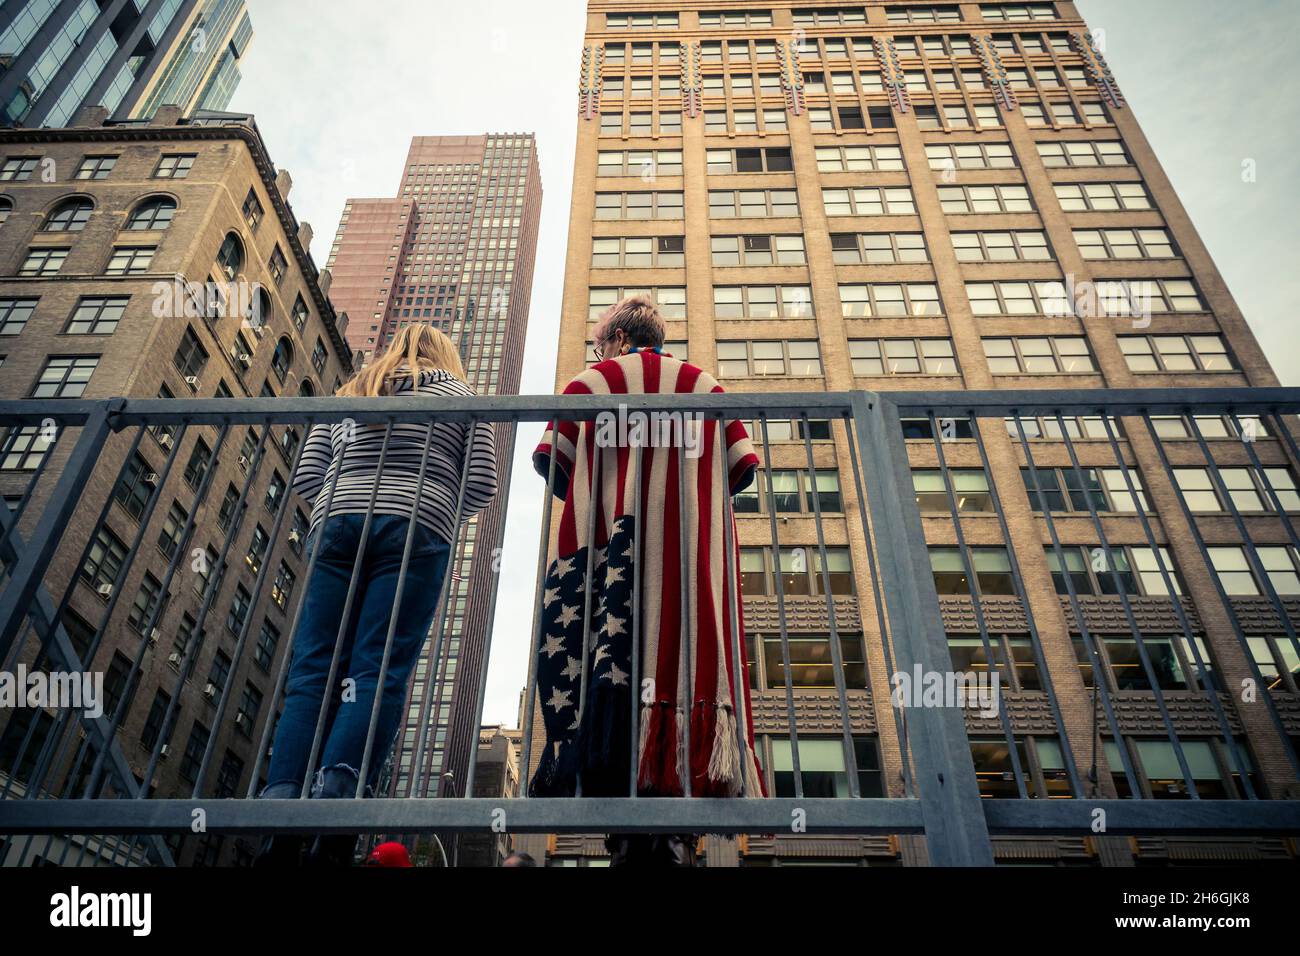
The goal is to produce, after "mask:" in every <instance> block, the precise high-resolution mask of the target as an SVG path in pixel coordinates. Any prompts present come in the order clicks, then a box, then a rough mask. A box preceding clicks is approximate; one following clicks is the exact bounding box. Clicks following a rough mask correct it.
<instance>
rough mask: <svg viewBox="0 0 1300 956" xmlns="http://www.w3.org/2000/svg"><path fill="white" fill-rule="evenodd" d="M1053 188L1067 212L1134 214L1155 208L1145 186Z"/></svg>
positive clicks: (1115, 184) (1103, 185) (1080, 184)
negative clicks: (1124, 212)
mask: <svg viewBox="0 0 1300 956" xmlns="http://www.w3.org/2000/svg"><path fill="white" fill-rule="evenodd" d="M1053 188H1054V189H1055V190H1056V198H1057V199H1058V200H1060V203H1061V208H1062V209H1063V210H1065V211H1066V212H1119V211H1121V210H1123V211H1126V212H1135V211H1139V210H1148V209H1154V208H1155V207H1154V205H1153V204H1152V202H1151V197H1150V196H1149V195H1148V194H1147V189H1146V186H1144V185H1143V184H1142V183H1078V184H1065V183H1058V184H1056V185H1055V186H1054V187H1053Z"/></svg>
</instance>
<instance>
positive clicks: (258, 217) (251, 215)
mask: <svg viewBox="0 0 1300 956" xmlns="http://www.w3.org/2000/svg"><path fill="white" fill-rule="evenodd" d="M243 213H244V222H245V223H247V224H248V228H249V229H251V230H252V231H253V232H257V227H258V226H259V225H261V222H262V214H263V210H262V204H261V203H260V202H258V199H257V191H256V190H253V189H250V190H249V191H248V195H247V196H246V197H244V208H243Z"/></svg>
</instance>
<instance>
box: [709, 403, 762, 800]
mask: <svg viewBox="0 0 1300 956" xmlns="http://www.w3.org/2000/svg"><path fill="white" fill-rule="evenodd" d="M717 436H718V437H717V442H716V444H717V449H718V462H719V470H720V475H719V477H720V478H721V479H722V487H721V492H722V602H723V614H724V615H725V616H726V618H727V631H728V634H727V635H726V636H727V638H728V639H729V642H730V647H731V662H732V668H731V670H732V675H731V679H730V680H729V681H728V683H729V684H730V689H731V713H732V716H734V717H735V718H736V753H738V754H740V777H739V784H740V787H739V790H738V795H739V796H742V797H743V796H746V795H747V793H746V790H747V788H746V786H745V776H746V774H745V770H746V767H747V765H748V764H747V762H748V761H749V760H750V759H752V756H753V755H752V754H751V753H750V751H749V734H748V732H747V729H748V727H749V712H748V710H747V709H746V708H745V706H744V704H745V690H744V686H743V685H742V683H741V682H742V681H744V682H748V681H749V674H748V672H747V671H746V670H745V669H744V668H743V667H741V661H742V655H741V648H740V621H739V614H740V608H739V607H738V604H739V595H740V580H739V578H738V577H737V574H738V573H739V571H740V569H739V567H738V566H737V554H738V553H739V552H738V548H737V545H736V536H735V532H736V530H737V529H736V526H735V515H734V514H733V513H732V506H731V472H730V470H729V469H728V468H727V460H728V457H729V456H728V447H727V419H726V416H725V415H719V416H718V432H717ZM754 480H755V481H757V480H758V476H757V475H755V476H754Z"/></svg>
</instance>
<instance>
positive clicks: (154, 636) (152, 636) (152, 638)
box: [149, 627, 158, 647]
mask: <svg viewBox="0 0 1300 956" xmlns="http://www.w3.org/2000/svg"><path fill="white" fill-rule="evenodd" d="M157 644H158V628H156V627H155V628H154V629H153V630H151V631H150V632H149V646H150V647H156V646H157Z"/></svg>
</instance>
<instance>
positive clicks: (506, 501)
mask: <svg viewBox="0 0 1300 956" xmlns="http://www.w3.org/2000/svg"><path fill="white" fill-rule="evenodd" d="M513 424H514V423H512V425H513ZM515 430H516V431H518V429H517V428H516V429H515ZM511 447H512V448H513V447H514V438H511ZM504 478H505V481H504V482H498V487H500V488H504V489H506V493H505V494H504V495H502V497H501V519H500V521H499V522H498V524H497V537H496V542H495V543H494V544H493V549H492V555H493V561H494V568H493V574H494V580H493V582H492V597H491V599H490V600H489V602H488V610H487V621H488V626H487V637H488V640H487V643H486V644H485V646H484V648H483V665H482V667H480V668H479V677H478V689H477V691H476V692H475V697H474V701H475V703H474V728H475V729H474V733H475V734H477V733H478V731H479V728H481V727H482V726H483V706H484V704H485V703H486V701H487V677H488V665H489V664H490V663H491V661H492V638H493V637H494V635H495V623H496V612H497V596H498V594H499V593H500V591H501V575H500V571H499V566H497V565H496V563H495V562H496V556H497V555H501V554H503V553H504V551H505V541H506V520H507V518H508V517H509V513H510V494H509V489H510V486H511V484H512V482H513V480H514V460H513V458H507V459H506V462H505V475H504ZM633 703H634V704H635V697H634V698H633ZM477 772H478V741H477V740H475V743H474V746H473V747H472V748H471V749H470V753H469V767H468V769H467V770H466V771H465V796H467V797H472V796H473V795H474V776H475V774H476V773H477ZM456 850H457V852H459V851H460V843H459V840H458V841H457V844H456Z"/></svg>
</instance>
